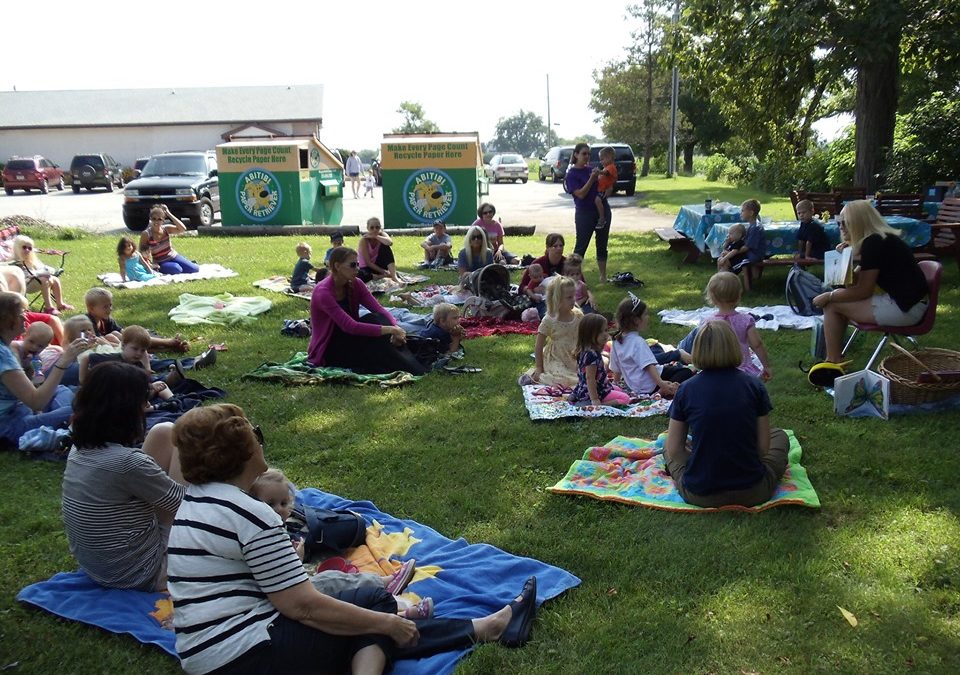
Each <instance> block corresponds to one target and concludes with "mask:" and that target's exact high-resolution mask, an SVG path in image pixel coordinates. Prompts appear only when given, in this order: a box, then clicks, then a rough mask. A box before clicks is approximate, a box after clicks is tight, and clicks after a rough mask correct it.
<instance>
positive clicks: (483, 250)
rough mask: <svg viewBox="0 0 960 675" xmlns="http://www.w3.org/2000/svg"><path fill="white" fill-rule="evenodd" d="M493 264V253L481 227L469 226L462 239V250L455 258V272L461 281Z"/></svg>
mask: <svg viewBox="0 0 960 675" xmlns="http://www.w3.org/2000/svg"><path fill="white" fill-rule="evenodd" d="M492 264H493V251H491V250H490V243H489V242H488V240H487V233H486V232H484V231H483V228H482V227H477V226H476V225H471V226H470V227H469V228H467V233H466V234H465V235H464V237H463V248H462V249H460V255H458V256H457V271H458V272H459V273H460V278H461V279H463V278H464V277H465V276H466V275H468V274H470V272H475V271H477V270H478V269H481V268H483V267H486V266H487V265H492Z"/></svg>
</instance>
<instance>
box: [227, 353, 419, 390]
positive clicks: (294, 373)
mask: <svg viewBox="0 0 960 675" xmlns="http://www.w3.org/2000/svg"><path fill="white" fill-rule="evenodd" d="M421 377H422V376H421V375H411V374H410V373H407V372H404V371H402V370H398V371H395V372H393V373H385V374H383V375H361V374H359V373H355V372H353V371H352V370H350V369H348V368H324V367H320V368H317V367H314V366H311V365H310V364H309V363H307V353H306V352H297V353H296V354H294V355H293V358H291V359H290V360H289V361H287V362H286V363H274V362H270V361H268V362H267V363H263V364H261V365H259V366H257V367H256V368H254V369H253V370H252V371H250V372H249V373H246V374H245V375H242V376H241V377H240V379H242V380H263V381H265V382H279V383H280V384H286V385H301V384H313V385H317V384H352V385H353V386H355V387H363V386H379V387H383V388H386V387H399V386H400V385H402V384H410V383H411V382H416V381H417V380H419V379H420V378H421Z"/></svg>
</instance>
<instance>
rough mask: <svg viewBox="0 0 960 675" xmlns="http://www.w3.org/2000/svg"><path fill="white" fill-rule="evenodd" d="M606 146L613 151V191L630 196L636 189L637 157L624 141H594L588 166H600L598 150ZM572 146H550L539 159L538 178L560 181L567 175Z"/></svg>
mask: <svg viewBox="0 0 960 675" xmlns="http://www.w3.org/2000/svg"><path fill="white" fill-rule="evenodd" d="M606 147H610V148H613V151H614V153H615V155H614V158H613V162H614V164H616V165H617V185H616V187H615V188H614V190H613V191H614V193H617V192H620V191H621V190H622V191H623V192H624V194H626V195H627V196H628V197H632V196H633V194H634V193H635V192H636V191H637V158H636V157H635V156H634V154H633V148H631V147H630V146H629V145H627V144H626V143H602V142H598V143H594V144H592V145H591V146H590V166H600V150H602V149H603V148H606ZM573 148H574V146H572V145H557V146H554V147H552V148H550V150H548V151H547V154H546V155H544V156H543V157H542V158H541V159H540V168H539V169H538V173H539V174H540V180H547V177H550V178H551V179H552V180H553V182H554V183H559V182H560V181H562V180H563V178H564V176H566V175H567V167H568V166H569V165H570V159H571V158H572V157H573Z"/></svg>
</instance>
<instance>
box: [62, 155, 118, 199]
mask: <svg viewBox="0 0 960 675" xmlns="http://www.w3.org/2000/svg"><path fill="white" fill-rule="evenodd" d="M70 179H71V180H72V181H73V182H72V183H71V186H70V187H72V188H73V193H74V194H76V193H78V192H80V188H86V189H87V191H88V192H89V191H90V190H92V189H93V188H95V187H102V188H106V190H107V192H113V188H114V187H120V188H122V187H123V167H122V166H120V163H119V162H118V161H117V160H115V159H114V158H113V157H111V156H110V155H108V154H105V153H89V154H86V155H74V156H73V159H72V160H71V161H70Z"/></svg>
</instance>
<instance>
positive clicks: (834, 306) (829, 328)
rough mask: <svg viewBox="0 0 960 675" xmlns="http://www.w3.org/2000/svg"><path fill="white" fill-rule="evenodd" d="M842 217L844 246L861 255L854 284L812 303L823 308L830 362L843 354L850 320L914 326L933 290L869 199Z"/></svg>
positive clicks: (850, 207) (848, 207)
mask: <svg viewBox="0 0 960 675" xmlns="http://www.w3.org/2000/svg"><path fill="white" fill-rule="evenodd" d="M837 223H838V224H839V225H840V234H841V235H842V237H843V240H844V243H843V244H841V247H843V246H845V245H849V246H851V247H852V248H853V252H854V254H855V255H859V256H860V266H859V267H858V268H857V270H856V275H855V280H854V283H853V284H852V285H850V286H847V287H846V288H840V289H836V290H833V291H830V292H828V293H821V294H820V295H818V296H817V297H815V298H814V299H813V304H815V305H816V306H817V307H822V308H823V332H824V339H825V341H826V346H827V361H829V362H831V363H840V362H841V361H842V360H843V355H842V353H841V351H842V349H843V337H844V334H845V333H846V330H847V324H848V323H849V322H850V321H857V322H861V323H876V324H880V325H883V326H912V325H914V324H916V323H919V322H920V320H921V319H922V318H923V314H924V312H926V310H927V293H928V288H927V281H926V278H925V277H924V276H923V271H922V270H921V269H920V266H919V265H918V264H917V261H916V259H915V258H914V257H913V251H911V250H910V247H909V246H908V245H907V244H906V243H905V242H904V241H903V239H901V238H900V233H899V231H897V230H895V229H894V228H892V227H890V226H889V225H887V223H886V221H884V219H883V216H881V215H880V214H879V213H878V212H877V210H876V209H875V208H873V205H872V204H870V202H868V201H866V200H863V199H860V200H857V201H853V202H850V203H848V204H847V205H846V206H844V207H843V210H841V211H840V215H839V216H838V217H837ZM878 290H879V291H880V292H879V293H878V292H877V291H878Z"/></svg>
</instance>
